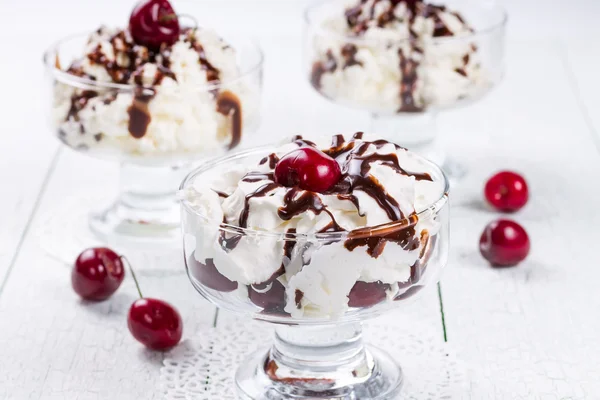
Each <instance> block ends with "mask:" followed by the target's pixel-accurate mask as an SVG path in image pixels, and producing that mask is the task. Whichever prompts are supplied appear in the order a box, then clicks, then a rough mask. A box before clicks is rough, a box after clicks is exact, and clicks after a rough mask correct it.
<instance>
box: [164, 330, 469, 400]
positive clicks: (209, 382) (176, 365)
mask: <svg viewBox="0 0 600 400" xmlns="http://www.w3.org/2000/svg"><path fill="white" fill-rule="evenodd" d="M406 326H409V328H408V329H407V328H406ZM272 331H273V329H272V328H271V327H270V326H269V325H268V324H261V323H258V322H246V323H229V324H225V325H223V326H219V327H217V328H212V329H209V330H206V331H203V332H199V333H198V334H197V335H196V336H195V337H194V338H193V339H190V340H186V341H184V342H183V343H181V344H180V345H179V346H178V347H177V348H175V349H173V350H172V351H171V352H170V353H169V354H167V356H166V358H165V360H164V366H163V367H162V368H161V374H160V386H161V390H162V391H163V393H164V395H165V399H167V400H183V399H185V400H191V399H194V400H230V399H231V400H233V399H236V398H237V397H236V392H235V384H234V375H235V370H236V368H237V366H238V365H239V363H240V362H241V361H242V360H243V359H244V358H245V357H246V356H247V355H249V354H250V353H251V352H252V351H254V350H256V349H257V348H258V346H261V347H264V346H265V338H268V337H270V336H271V334H272ZM364 335H365V339H366V340H367V341H368V342H369V343H372V344H375V345H377V346H379V347H381V348H385V349H386V351H387V352H389V354H391V355H392V356H394V357H397V358H398V360H400V364H401V365H402V368H403V372H404V375H405V384H404V388H403V393H402V399H410V400H440V399H459V398H460V397H461V394H464V393H465V385H466V382H467V380H466V375H465V372H464V368H463V366H462V365H461V363H460V362H459V361H458V359H457V358H456V357H455V356H454V353H453V352H452V350H451V349H450V347H449V345H448V344H447V343H444V342H443V341H442V340H441V338H440V334H439V330H436V329H434V327H433V326H431V325H428V324H424V323H419V322H417V323H414V322H411V323H410V325H404V326H399V324H395V323H389V322H387V321H385V320H382V319H379V320H375V321H372V322H369V323H368V324H366V325H365V332H364Z"/></svg>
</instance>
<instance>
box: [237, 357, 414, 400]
mask: <svg viewBox="0 0 600 400" xmlns="http://www.w3.org/2000/svg"><path fill="white" fill-rule="evenodd" d="M366 354H367V360H368V362H367V365H368V368H367V369H366V370H363V371H360V370H359V369H356V370H352V369H351V370H348V369H347V368H343V367H342V368H340V369H339V370H334V371H332V370H330V369H328V370H327V371H319V367H318V366H315V368H314V369H313V370H312V371H283V374H282V373H281V372H280V371H279V370H278V369H277V366H276V365H275V367H274V368H275V369H273V365H274V364H273V363H274V360H272V359H271V356H270V353H269V352H266V351H264V350H261V351H257V352H255V353H253V354H252V355H250V356H249V357H248V358H247V359H246V360H244V362H243V363H242V364H241V366H240V367H239V368H238V370H237V372H236V377H235V381H236V386H237V391H238V395H239V396H240V398H241V399H244V400H286V399H287V400H289V399H297V400H309V399H311V400H313V399H330V400H333V399H335V400H357V399H361V400H384V399H385V400H393V399H397V398H399V395H400V391H401V389H402V385H403V383H404V375H403V373H402V369H401V368H400V365H398V364H397V363H396V360H394V359H393V358H392V357H390V356H389V354H387V353H386V352H384V351H383V350H380V349H378V348H376V347H373V346H369V345H367V346H366ZM286 372H287V373H289V375H293V376H282V375H288V374H287V373H286ZM300 376H305V377H304V378H301V377H300ZM306 376H310V378H308V377H306Z"/></svg>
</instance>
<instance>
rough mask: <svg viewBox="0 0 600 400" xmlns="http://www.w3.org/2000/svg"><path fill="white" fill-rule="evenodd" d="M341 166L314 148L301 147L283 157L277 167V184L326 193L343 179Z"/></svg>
mask: <svg viewBox="0 0 600 400" xmlns="http://www.w3.org/2000/svg"><path fill="white" fill-rule="evenodd" d="M341 175H342V173H341V171H340V165H339V164H338V163H337V161H335V160H334V159H333V158H331V157H329V156H328V155H327V154H325V153H323V152H322V151H319V150H317V149H315V148H313V147H301V148H299V149H296V150H293V151H291V152H289V153H288V154H286V155H285V156H283V157H282V158H281V160H279V162H278V163H277V165H276V166H275V182H277V183H279V184H280V185H283V186H287V187H292V186H299V187H300V188H301V189H304V190H310V191H312V192H325V191H327V189H329V188H331V187H332V186H333V185H335V184H336V183H337V182H338V181H339V180H340V177H341Z"/></svg>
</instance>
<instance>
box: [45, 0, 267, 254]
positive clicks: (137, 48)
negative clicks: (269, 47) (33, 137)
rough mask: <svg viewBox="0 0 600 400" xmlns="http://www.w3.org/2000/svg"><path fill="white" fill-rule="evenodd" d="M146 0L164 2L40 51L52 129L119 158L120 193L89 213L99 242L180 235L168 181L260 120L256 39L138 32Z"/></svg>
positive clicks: (203, 31) (68, 140) (161, 240)
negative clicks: (118, 24) (120, 23)
mask: <svg viewBox="0 0 600 400" xmlns="http://www.w3.org/2000/svg"><path fill="white" fill-rule="evenodd" d="M154 3H156V4H159V3H160V7H166V6H168V2H166V1H161V2H158V3H157V2H156V1H152V0H150V1H145V2H142V3H140V5H139V6H138V8H137V9H136V10H134V13H133V14H132V17H131V20H130V25H129V27H128V28H124V29H111V28H106V27H101V28H99V29H98V30H97V31H95V32H92V33H90V34H81V35H72V36H69V37H67V38H64V39H62V40H60V41H58V42H57V43H56V44H54V45H53V46H52V47H50V48H49V49H48V50H47V51H46V53H45V54H44V64H45V67H46V74H47V76H48V81H49V83H50V85H51V89H50V93H51V100H50V121H51V128H52V130H53V132H54V133H55V134H56V135H57V137H58V138H59V139H60V140H61V141H62V142H63V143H64V144H65V145H66V146H68V147H69V148H71V149H74V150H76V151H78V152H81V153H85V154H88V155H90V156H93V157H98V158H103V159H109V160H115V161H118V162H120V163H121V185H120V194H119V197H118V199H117V200H116V201H115V202H114V204H113V205H112V206H110V207H109V208H108V209H105V210H104V211H102V212H99V213H95V214H92V215H91V216H90V219H89V225H90V227H91V229H92V231H93V232H94V233H95V234H96V235H97V236H99V237H100V238H101V239H103V240H104V241H111V242H112V241H116V242H118V243H123V244H143V245H147V244H152V245H156V244H179V243H180V242H179V240H180V230H179V225H180V221H179V218H180V213H179V205H178V203H177V200H176V198H175V193H176V191H177V187H176V186H174V185H173V183H174V182H179V181H181V179H183V177H184V176H185V174H187V172H189V170H190V168H191V167H190V163H191V162H192V161H194V160H199V159H203V158H207V157H214V156H217V155H219V154H221V153H225V152H227V151H229V150H231V149H234V148H236V147H237V146H238V145H240V143H243V142H244V139H245V137H246V135H247V134H249V133H251V132H253V131H254V130H256V128H257V127H258V123H259V104H260V94H261V85H262V62H263V56H262V52H261V50H260V48H259V47H258V46H257V45H256V44H255V43H254V42H253V41H252V40H250V39H248V38H247V37H246V36H244V35H239V34H238V35H224V36H220V35H218V34H217V33H215V32H214V31H212V30H210V29H207V28H201V27H194V28H185V27H181V28H180V27H179V25H178V23H177V25H176V29H174V31H173V32H171V37H170V38H169V37H165V35H166V34H167V33H169V32H170V31H168V30H167V31H165V29H166V28H165V27H161V28H160V29H162V30H161V34H160V35H162V36H160V35H159V37H158V39H156V38H154V37H151V38H150V39H148V37H145V36H143V35H141V34H139V33H137V34H136V33H135V32H137V31H136V30H135V29H136V26H135V25H132V24H133V23H134V22H132V21H134V16H135V15H136V13H138V14H139V13H143V12H144V8H143V7H145V6H146V5H148V4H149V5H150V6H157V5H155V4H154ZM165 4H166V5H165ZM157 7H158V6H157ZM140 8H141V11H140ZM163 11H165V10H162V9H159V14H158V15H161V14H160V13H162V12H163ZM165 12H169V13H172V12H173V11H172V9H171V10H170V11H169V10H166V11H165ZM170 16H174V14H167V15H166V17H170ZM139 18H141V17H139ZM161 21H162V20H161ZM165 21H167V22H164V23H165V24H167V23H168V24H173V20H171V19H166V20H165ZM145 23H146V25H144V27H145V28H148V24H149V22H148V21H145ZM157 23H158V22H157ZM160 23H163V22H160ZM168 28H173V27H172V26H171V27H168ZM165 32H166V33H165ZM136 35H138V36H140V35H141V36H140V37H137V36H136ZM155 39H156V40H158V43H155V42H156V40H155ZM148 41H149V42H148ZM82 51H83V52H82Z"/></svg>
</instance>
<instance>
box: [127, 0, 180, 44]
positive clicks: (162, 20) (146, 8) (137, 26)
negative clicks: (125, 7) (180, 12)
mask: <svg viewBox="0 0 600 400" xmlns="http://www.w3.org/2000/svg"><path fill="white" fill-rule="evenodd" d="M129 31H130V32H131V36H132V37H133V40H134V41H135V42H136V43H137V44H141V45H143V46H146V47H149V48H151V49H158V48H159V47H160V46H161V44H163V43H166V44H168V45H171V44H173V43H175V42H176V41H177V38H178V37H179V33H180V27H179V21H178V19H177V15H176V14H175V11H174V10H173V7H172V6H171V3H169V2H168V1H167V0H142V1H140V2H139V3H138V4H137V5H136V6H135V8H134V9H133V11H132V12H131V16H130V17H129Z"/></svg>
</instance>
